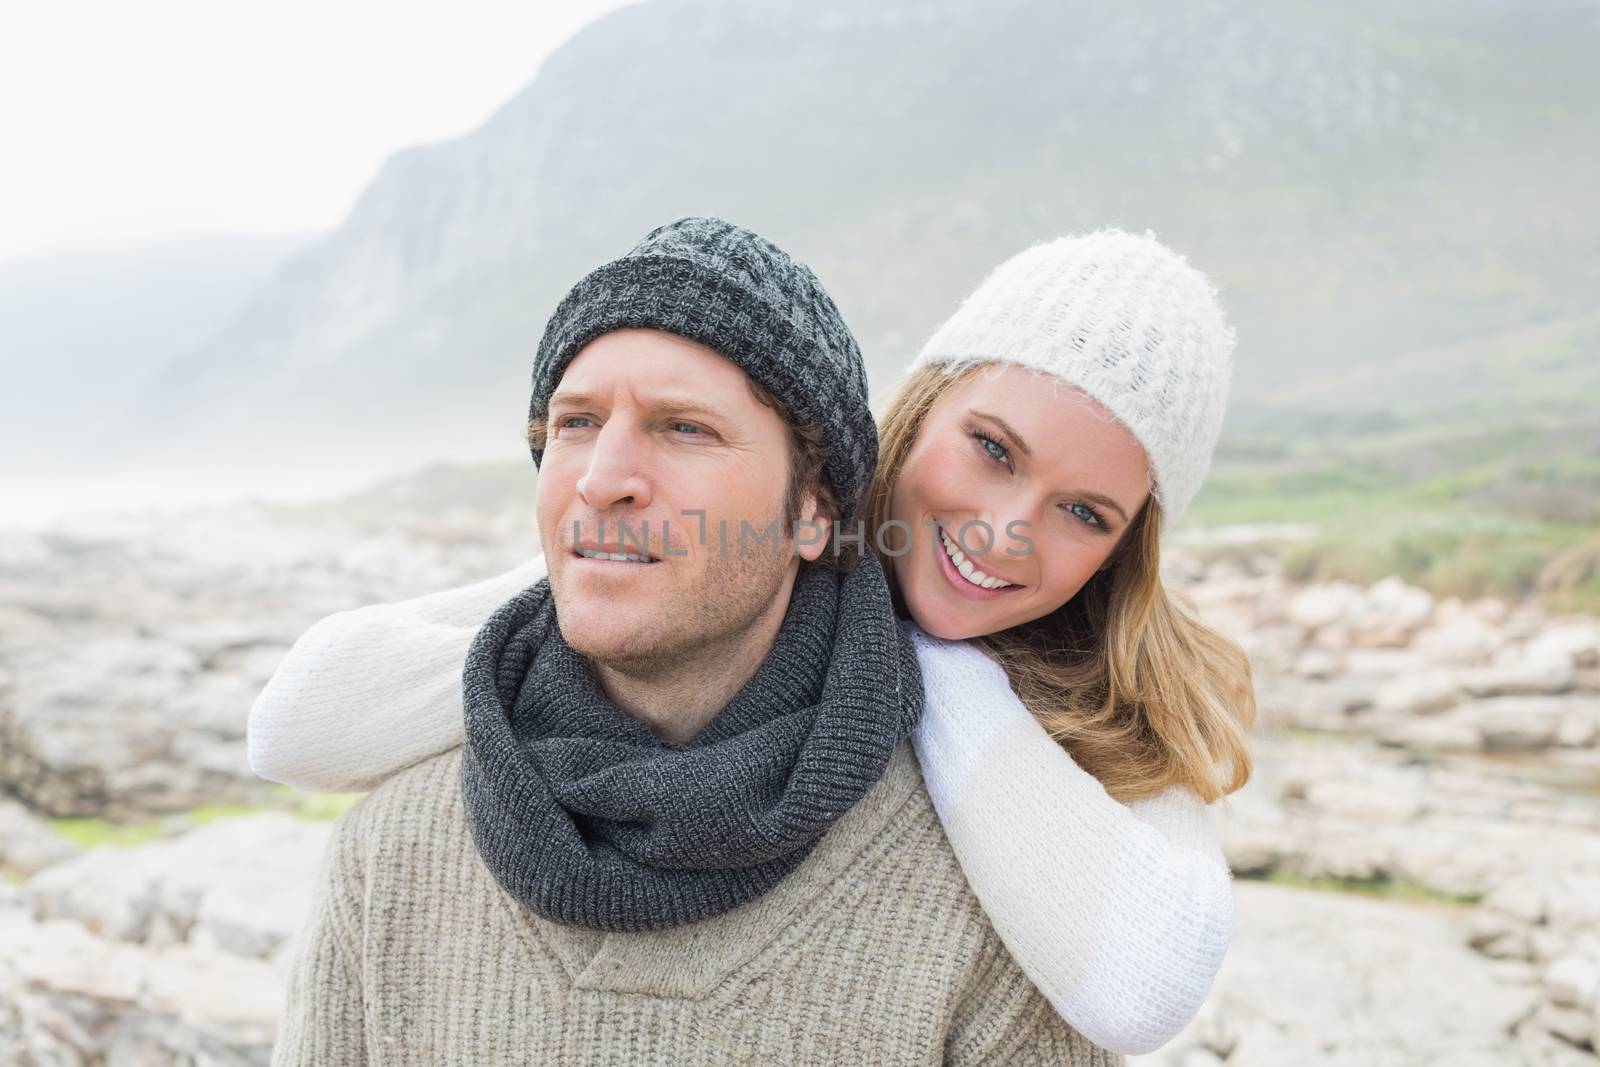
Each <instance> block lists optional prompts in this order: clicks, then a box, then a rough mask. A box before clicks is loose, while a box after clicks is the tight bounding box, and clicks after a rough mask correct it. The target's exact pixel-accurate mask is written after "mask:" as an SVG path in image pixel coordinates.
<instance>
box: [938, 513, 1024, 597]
mask: <svg viewBox="0 0 1600 1067" xmlns="http://www.w3.org/2000/svg"><path fill="white" fill-rule="evenodd" d="M941 529H942V527H938V526H935V527H934V531H933V554H934V555H935V556H937V557H938V567H939V572H940V573H941V574H943V575H944V577H945V581H947V582H949V583H950V584H951V585H952V586H953V587H954V588H955V590H956V592H958V593H960V594H961V595H962V596H964V597H967V598H968V599H971V600H993V599H994V598H995V597H997V596H1005V595H1006V594H1007V593H1015V592H1017V591H1018V590H1020V589H1023V588H1024V586H1020V585H1008V586H1005V587H1003V588H1000V589H985V588H983V587H982V586H980V585H973V584H972V583H971V582H969V581H967V580H966V579H965V578H963V577H961V572H960V571H959V570H957V569H956V562H955V560H953V559H951V558H950V553H948V552H946V551H945V550H944V545H943V544H942V543H941V540H940V538H939V532H940V530H941ZM972 565H973V566H974V567H978V569H979V570H982V569H983V568H982V567H981V566H979V565H978V561H977V560H976V559H974V560H973V562H972Z"/></svg>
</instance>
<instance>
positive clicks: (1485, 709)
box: [1462, 697, 1567, 752]
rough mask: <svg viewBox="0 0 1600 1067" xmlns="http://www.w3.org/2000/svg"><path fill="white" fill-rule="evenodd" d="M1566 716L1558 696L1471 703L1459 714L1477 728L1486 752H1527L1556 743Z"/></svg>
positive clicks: (1564, 707)
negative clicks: (1557, 734) (1557, 733)
mask: <svg viewBox="0 0 1600 1067" xmlns="http://www.w3.org/2000/svg"><path fill="white" fill-rule="evenodd" d="M1566 713H1567V702H1566V701H1564V700H1562V699H1561V698H1559V697H1491V698H1490V699H1487V700H1478V701H1474V702H1473V703H1471V704H1468V705H1467V706H1466V707H1465V708H1463V709H1462V715H1463V717H1464V718H1465V719H1467V720H1468V721H1470V722H1471V723H1472V724H1473V725H1474V726H1476V727H1477V730H1478V733H1479V736H1480V737H1481V738H1482V740H1483V747H1484V749H1485V750H1486V751H1489V752H1528V751H1536V750H1538V749H1542V748H1548V747H1550V746H1551V745H1553V744H1555V742H1556V732H1557V731H1558V730H1559V729H1560V728H1561V724H1562V721H1563V719H1564V718H1565V716H1566Z"/></svg>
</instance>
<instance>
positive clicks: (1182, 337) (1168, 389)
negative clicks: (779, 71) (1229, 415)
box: [910, 229, 1235, 523]
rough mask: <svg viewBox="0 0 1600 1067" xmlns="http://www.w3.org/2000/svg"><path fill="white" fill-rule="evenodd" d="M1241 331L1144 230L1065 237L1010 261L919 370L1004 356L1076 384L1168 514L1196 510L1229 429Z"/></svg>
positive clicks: (1167, 518) (1167, 519) (960, 311)
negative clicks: (1192, 506)
mask: <svg viewBox="0 0 1600 1067" xmlns="http://www.w3.org/2000/svg"><path fill="white" fill-rule="evenodd" d="M1234 344H1235V333H1234V330H1233V328H1232V327H1231V326H1229V325H1228V323H1227V321H1226V319H1225V317H1224V314H1223V310H1222V306H1221V304H1220V302H1219V300H1218V295H1217V291H1216V289H1215V287H1214V286H1213V285H1212V284H1211V282H1210V281H1208V280H1207V279H1206V277H1205V275H1203V274H1201V273H1200V272H1199V271H1198V270H1196V269H1195V268H1194V267H1192V266H1190V265H1189V264H1188V262H1187V261H1186V260H1185V259H1184V257H1183V256H1181V255H1179V254H1178V253H1176V252H1174V251H1172V250H1171V249H1169V248H1167V247H1166V246H1165V245H1163V244H1161V243H1160V242H1159V241H1157V240H1156V239H1155V235H1154V234H1153V233H1152V232H1151V231H1149V230H1146V231H1145V232H1144V234H1143V235H1142V236H1137V235H1134V234H1131V233H1127V232H1124V231H1123V230H1119V229H1106V230H1099V231H1096V232H1094V233H1091V234H1087V235H1085V236H1080V237H1063V238H1060V239H1057V240H1054V241H1049V242H1046V243H1044V244H1038V245H1034V246H1033V247H1032V248H1029V249H1027V250H1026V251H1024V252H1021V253H1018V254H1017V255H1015V256H1013V257H1011V258H1010V259H1008V260H1006V261H1005V262H1004V263H1002V264H1000V266H998V267H996V268H995V269H994V271H993V272H992V273H990V274H989V276H988V277H987V278H986V279H984V281H983V284H981V285H980V286H979V287H978V288H977V290H976V291H974V292H973V293H972V295H971V296H969V297H967V299H966V300H965V301H964V302H963V303H962V304H961V306H960V307H959V308H957V309H956V311H955V313H954V314H953V315H951V316H950V318H949V319H948V320H946V321H945V323H944V324H943V325H942V326H940V327H939V329H938V330H936V331H935V332H934V334H933V336H932V337H930V338H929V339H928V342H927V344H925V345H924V346H923V347H922V350H921V351H920V352H919V353H918V354H917V357H916V359H914V360H913V361H912V363H911V368H910V369H911V370H915V369H917V368H918V367H921V366H924V365H926V364H938V365H941V366H944V367H946V368H948V369H949V370H950V371H951V372H952V373H953V372H955V371H957V370H960V369H961V368H963V367H966V366H969V365H971V364H974V363H982V362H988V361H999V362H1002V363H1015V364H1019V365H1022V366H1025V367H1031V368H1033V369H1034V370H1037V371H1042V372H1045V373H1048V374H1051V375H1054V376H1055V377H1056V378H1058V379H1060V380H1061V381H1064V382H1067V383H1069V384H1071V385H1074V386H1077V387H1078V388H1079V389H1082V390H1083V391H1084V392H1085V393H1087V394H1089V395H1090V396H1091V397H1093V398H1094V399H1095V400H1097V401H1099V402H1100V403H1101V404H1102V405H1104V406H1105V408H1106V410H1108V411H1110V412H1111V414H1112V415H1113V416H1115V417H1116V418H1117V419H1118V420H1119V421H1120V422H1122V423H1123V424H1124V425H1126V426H1127V427H1128V429H1129V431H1131V432H1132V434H1133V435H1134V437H1135V438H1137V439H1138V441H1139V444H1140V445H1142V446H1143V447H1144V450H1145V454H1146V457H1147V458H1148V460H1149V463H1150V475H1151V477H1150V483H1151V484H1150V492H1151V495H1153V496H1154V497H1155V498H1156V500H1158V501H1159V502H1160V504H1161V508H1162V513H1163V522H1164V523H1171V522H1173V521H1175V520H1177V519H1178V518H1179V517H1180V516H1181V515H1183V513H1184V512H1185V511H1186V510H1188V507H1189V503H1190V501H1192V500H1193V499H1194V497H1195V495H1196V494H1197V493H1198V492H1199V491H1200V484H1201V482H1203V481H1204V480H1205V476H1206V472H1207V471H1208V470H1209V469H1210V467H1211V457H1212V453H1213V452H1214V451H1215V450H1216V445H1217V440H1218V439H1219V438H1220V437H1221V435H1222V422H1223V415H1224V412H1225V410H1226V408H1227V403H1228V393H1229V389H1230V385H1231V379H1232V376H1233V349H1234Z"/></svg>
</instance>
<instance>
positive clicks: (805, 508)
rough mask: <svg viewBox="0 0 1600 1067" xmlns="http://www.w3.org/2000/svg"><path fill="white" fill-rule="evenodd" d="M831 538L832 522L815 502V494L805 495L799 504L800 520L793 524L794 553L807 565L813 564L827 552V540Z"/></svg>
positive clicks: (825, 511) (824, 510) (816, 501)
mask: <svg viewBox="0 0 1600 1067" xmlns="http://www.w3.org/2000/svg"><path fill="white" fill-rule="evenodd" d="M832 536H833V520H832V519H830V518H829V517H828V511H827V510H826V509H824V508H823V507H822V506H821V504H820V502H819V501H818V500H817V495H816V494H815V493H807V494H806V495H805V499H804V500H802V501H801V504H800V519H799V521H798V522H797V523H795V530H794V539H795V551H796V552H798V553H799V554H800V558H801V559H803V560H805V561H806V562H807V563H815V562H816V561H817V560H819V559H821V558H822V554H823V553H824V552H826V551H827V550H828V540H829V538H831V537H832Z"/></svg>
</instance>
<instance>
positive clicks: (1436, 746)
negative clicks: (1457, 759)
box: [1373, 711, 1483, 752]
mask: <svg viewBox="0 0 1600 1067" xmlns="http://www.w3.org/2000/svg"><path fill="white" fill-rule="evenodd" d="M1373 736H1374V737H1375V738H1376V739H1377V740H1378V741H1379V743H1381V744H1385V745H1392V746H1395V747H1397V748H1409V749H1416V750H1418V751H1422V752H1477V751H1479V750H1480V749H1481V748H1482V746H1483V740H1482V737H1481V735H1480V734H1479V733H1478V726H1477V723H1476V722H1474V721H1472V720H1471V719H1470V718H1469V717H1466V716H1463V715H1461V714H1459V713H1458V711H1449V712H1445V713H1444V714H1442V715H1426V716H1420V717H1416V716H1412V717H1405V718H1397V719H1382V720H1380V721H1379V722H1378V724H1377V725H1376V726H1375V727H1374V728H1373Z"/></svg>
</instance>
